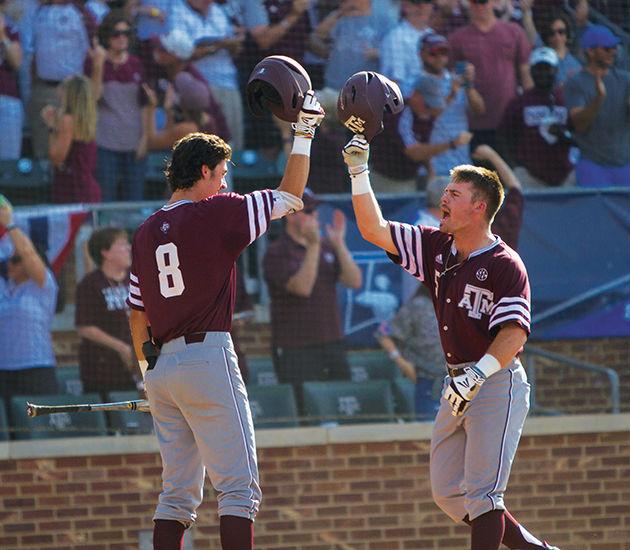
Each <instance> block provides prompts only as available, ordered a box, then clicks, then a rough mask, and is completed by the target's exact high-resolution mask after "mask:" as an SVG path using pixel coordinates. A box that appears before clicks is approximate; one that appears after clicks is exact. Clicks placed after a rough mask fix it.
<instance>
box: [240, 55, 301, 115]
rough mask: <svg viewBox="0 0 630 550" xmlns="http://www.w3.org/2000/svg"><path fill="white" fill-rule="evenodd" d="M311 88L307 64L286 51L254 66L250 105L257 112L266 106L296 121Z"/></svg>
mask: <svg viewBox="0 0 630 550" xmlns="http://www.w3.org/2000/svg"><path fill="white" fill-rule="evenodd" d="M310 89H311V79H310V77H309V76H308V73H307V72H306V71H305V70H304V67H302V65H300V64H299V63H298V62H297V61H295V60H294V59H291V58H290V57H286V56H284V55H270V56H268V57H265V58H264V59H263V60H262V61H260V62H259V63H258V65H256V66H255V67H254V70H253V71H252V73H251V74H250V75H249V81H248V82H247V89H246V96H247V105H248V106H249V109H250V111H251V112H252V113H253V114H254V115H255V116H262V115H263V113H264V111H265V109H269V110H270V111H271V112H272V113H273V114H274V115H276V116H277V117H278V118H279V119H281V120H286V121H287V122H296V121H297V116H298V113H299V112H300V109H301V108H302V103H303V102H304V94H305V93H306V92H308V90H310Z"/></svg>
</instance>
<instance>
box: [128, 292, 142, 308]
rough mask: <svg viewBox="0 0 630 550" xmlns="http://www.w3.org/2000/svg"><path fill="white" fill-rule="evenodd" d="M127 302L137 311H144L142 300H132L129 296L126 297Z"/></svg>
mask: <svg viewBox="0 0 630 550" xmlns="http://www.w3.org/2000/svg"><path fill="white" fill-rule="evenodd" d="M127 301H128V302H129V304H130V305H132V306H136V308H138V309H144V302H143V301H142V300H138V299H137V298H134V297H133V296H132V295H131V294H130V295H129V296H128V297H127Z"/></svg>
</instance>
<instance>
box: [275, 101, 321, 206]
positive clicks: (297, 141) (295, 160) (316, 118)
mask: <svg viewBox="0 0 630 550" xmlns="http://www.w3.org/2000/svg"><path fill="white" fill-rule="evenodd" d="M323 119H324V109H322V107H321V105H320V104H319V101H318V100H317V97H316V96H315V92H313V90H309V91H308V92H306V94H305V96H304V103H303V104H302V109H300V112H299V113H298V117H297V122H295V123H293V124H292V127H293V131H294V135H293V149H292V150H291V154H290V155H289V160H288V161H287V166H286V168H285V170H284V175H283V176H282V181H281V182H280V185H279V186H278V191H283V192H286V193H291V194H292V195H294V196H296V197H298V198H302V193H304V187H305V186H306V181H307V180H308V172H309V168H310V163H311V158H310V156H311V143H312V142H313V138H314V137H315V130H316V129H317V127H318V126H319V125H320V123H321V122H322V120H323Z"/></svg>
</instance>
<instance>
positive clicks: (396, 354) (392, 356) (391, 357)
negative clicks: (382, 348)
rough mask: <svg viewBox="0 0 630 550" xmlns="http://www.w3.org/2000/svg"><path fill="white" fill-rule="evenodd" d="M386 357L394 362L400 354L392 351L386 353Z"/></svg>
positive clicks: (395, 350)
mask: <svg viewBox="0 0 630 550" xmlns="http://www.w3.org/2000/svg"><path fill="white" fill-rule="evenodd" d="M388 355H389V358H390V359H391V360H392V361H396V359H398V358H399V357H400V352H399V351H398V350H397V349H393V350H392V351H390V352H389V353H388Z"/></svg>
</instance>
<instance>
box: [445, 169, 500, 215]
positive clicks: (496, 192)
mask: <svg viewBox="0 0 630 550" xmlns="http://www.w3.org/2000/svg"><path fill="white" fill-rule="evenodd" d="M451 181H454V182H455V183H463V182H468V183H470V184H472V186H473V189H474V191H473V200H476V201H479V200H481V201H484V202H485V203H486V218H487V219H488V221H489V222H492V220H494V216H495V215H496V213H497V212H498V211H499V208H501V205H502V204H503V199H504V197H505V193H504V191H503V185H502V184H501V180H500V179H499V175H498V174H497V173H496V172H495V171H494V170H488V169H487V168H483V167H481V166H472V165H471V164H462V165H460V166H456V167H455V168H453V169H452V170H451Z"/></svg>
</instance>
